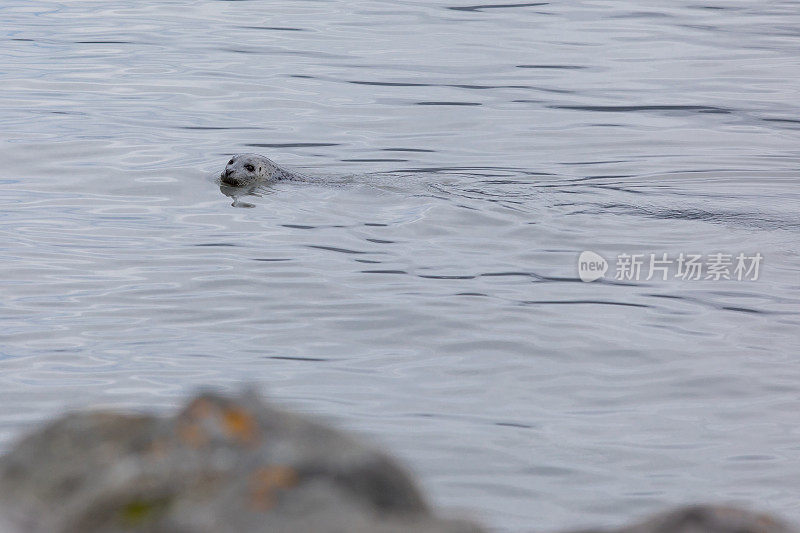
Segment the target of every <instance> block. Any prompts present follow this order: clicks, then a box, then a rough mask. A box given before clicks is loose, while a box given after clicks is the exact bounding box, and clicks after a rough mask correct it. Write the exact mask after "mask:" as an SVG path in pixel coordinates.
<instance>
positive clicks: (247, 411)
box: [0, 393, 800, 533]
mask: <svg viewBox="0 0 800 533" xmlns="http://www.w3.org/2000/svg"><path fill="white" fill-rule="evenodd" d="M411 531H413V532H415V533H417V532H419V533H470V532H472V533H480V532H481V531H484V530H483V529H481V528H480V527H479V526H477V525H475V524H473V523H469V522H465V521H458V520H447V519H443V518H439V517H437V516H435V515H434V514H433V513H432V512H431V511H430V509H429V508H428V506H427V504H426V503H425V501H424V499H423V497H422V495H421V494H420V491H419V489H418V488H417V487H416V485H415V483H414V482H413V481H412V480H411V478H410V477H409V476H408V474H407V473H406V472H405V471H404V470H403V469H402V468H400V467H399V466H398V465H397V464H396V463H395V462H394V461H393V460H392V459H391V458H389V457H388V456H386V455H385V454H383V453H381V452H380V451H378V450H375V449H374V448H372V447H369V446H367V445H365V444H363V443H361V442H359V441H357V440H354V439H353V438H351V437H350V436H348V435H346V434H344V433H342V432H339V431H336V430H334V429H331V428H329V427H327V426H325V425H322V424H319V423H317V422H314V421H311V420H309V419H307V418H305V417H302V416H299V415H296V414H292V413H289V412H286V411H283V410H280V409H276V408H274V407H271V406H269V405H265V404H264V403H263V402H262V401H261V400H260V399H259V398H258V397H257V396H256V395H254V394H249V393H247V394H242V395H240V396H238V397H233V398H229V397H225V396H221V395H217V394H210V393H209V394H203V395H200V396H199V397H197V398H195V399H194V400H192V401H191V402H190V403H189V405H187V406H186V407H185V408H184V409H183V410H182V411H181V412H180V413H178V414H177V415H176V416H174V417H171V418H159V417H154V416H141V415H139V416H135V415H123V414H114V413H74V414H69V415H66V416H64V417H62V418H61V419H59V420H56V421H55V422H52V423H50V424H48V425H46V426H44V427H43V428H42V429H40V430H38V431H36V432H34V433H33V434H31V435H30V436H28V437H27V438H25V439H23V440H22V441H21V442H20V443H19V444H18V445H17V446H16V447H15V448H14V449H13V450H11V452H9V453H8V454H7V455H5V456H3V457H2V458H0V533H245V532H246V533H259V532H270V533H407V532H411ZM573 533H800V531H798V530H797V529H796V528H794V527H793V526H790V525H787V524H785V523H783V522H781V521H779V520H777V519H775V518H772V517H770V516H767V515H764V514H758V513H753V512H749V511H743V510H740V509H735V508H730V507H722V506H691V507H683V508H679V509H676V510H673V511H670V512H667V513H663V514H659V515H656V516H654V517H652V518H650V519H649V520H646V521H644V522H640V523H637V524H634V525H631V526H626V527H623V528H619V529H616V530H584V531H581V532H573Z"/></svg>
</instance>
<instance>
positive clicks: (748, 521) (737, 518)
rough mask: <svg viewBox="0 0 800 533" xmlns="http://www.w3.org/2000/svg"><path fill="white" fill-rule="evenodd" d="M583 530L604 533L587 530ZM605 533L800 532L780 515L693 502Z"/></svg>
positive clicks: (597, 531)
mask: <svg viewBox="0 0 800 533" xmlns="http://www.w3.org/2000/svg"><path fill="white" fill-rule="evenodd" d="M581 533H600V530H586V531H583V532H581ZM604 533H800V531H798V530H797V529H796V528H795V527H792V526H790V525H788V524H786V523H784V522H782V521H780V520H778V519H776V518H773V517H771V516H769V515H766V514H761V513H754V512H751V511H745V510H742V509H737V508H734V507H725V506H719V505H692V506H687V507H680V508H678V509H674V510H672V511H668V512H665V513H661V514H657V515H655V516H654V517H652V518H650V519H648V520H645V521H644V522H639V523H638V524H634V525H631V526H626V527H623V528H620V529H616V530H610V531H608V530H606V531H605V532H604Z"/></svg>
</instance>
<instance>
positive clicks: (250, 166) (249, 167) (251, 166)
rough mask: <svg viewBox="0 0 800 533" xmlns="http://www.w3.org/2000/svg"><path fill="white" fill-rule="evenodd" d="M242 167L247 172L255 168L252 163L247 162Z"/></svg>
mask: <svg viewBox="0 0 800 533" xmlns="http://www.w3.org/2000/svg"><path fill="white" fill-rule="evenodd" d="M244 168H246V169H247V171H248V172H253V171H254V170H255V169H256V168H255V167H254V166H253V165H251V164H249V163H248V164H246V165H245V166H244Z"/></svg>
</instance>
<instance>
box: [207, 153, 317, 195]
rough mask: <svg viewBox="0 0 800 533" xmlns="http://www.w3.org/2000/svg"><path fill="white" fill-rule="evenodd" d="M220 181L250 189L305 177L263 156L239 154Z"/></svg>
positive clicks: (227, 167) (230, 163)
mask: <svg viewBox="0 0 800 533" xmlns="http://www.w3.org/2000/svg"><path fill="white" fill-rule="evenodd" d="M219 179H220V181H221V182H222V183H223V184H225V185H229V186H231V187H249V186H251V185H255V184H257V183H269V182H275V181H280V180H302V179H304V176H302V175H300V174H298V173H296V172H292V171H291V170H287V169H285V168H283V167H281V166H278V165H277V164H275V163H274V162H273V161H272V160H271V159H269V158H268V157H264V156H263V155H259V154H237V155H234V156H233V157H231V160H230V161H228V164H227V165H226V166H225V170H223V171H222V174H220V176H219Z"/></svg>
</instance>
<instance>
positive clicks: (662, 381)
mask: <svg viewBox="0 0 800 533" xmlns="http://www.w3.org/2000/svg"><path fill="white" fill-rule="evenodd" d="M796 7H797V6H796V5H794V4H793V3H791V2H779V1H774V2H772V1H771V2H762V3H759V4H758V5H755V4H753V3H752V2H744V1H733V2H726V3H725V4H724V5H722V4H720V5H716V4H715V5H711V4H708V5H705V4H702V5H701V4H697V3H678V4H674V5H670V6H669V7H659V8H646V9H644V8H642V7H641V5H640V4H638V3H634V2H626V1H621V0H620V1H617V0H615V1H608V2H601V3H586V2H569V3H545V2H537V3H508V4H486V5H477V4H469V5H467V4H465V5H458V2H453V1H452V0H450V1H444V2H425V3H420V2H400V3H397V2H393V3H391V4H389V3H384V2H362V3H357V4H354V5H353V6H350V7H348V9H347V10H342V9H340V6H339V5H338V4H335V3H334V4H330V3H325V2H316V1H312V2H293V3H287V4H285V5H270V7H269V9H265V8H264V4H263V3H261V2H217V1H210V0H208V1H203V2H154V1H144V2H139V3H137V4H136V5H135V6H131V5H130V4H129V3H122V2H117V1H110V2H104V3H103V4H102V5H100V4H92V5H91V6H89V5H86V4H85V3H80V2H77V3H59V2H50V1H41V0H35V1H30V0H28V1H25V2H21V1H10V2H6V3H5V4H4V5H3V7H1V8H0V12H2V16H3V20H4V22H5V24H4V30H3V32H2V34H0V35H1V36H2V38H3V40H4V50H5V52H6V53H5V54H4V56H3V59H2V60H0V61H1V62H2V63H0V78H2V82H3V87H4V90H3V92H2V93H0V124H2V126H3V127H2V128H0V140H2V142H0V152H2V153H0V156H2V160H3V161H4V162H5V165H4V167H3V169H2V171H0V183H2V185H3V187H2V193H0V194H1V195H2V196H0V202H2V209H0V217H2V219H0V220H2V224H1V225H0V232H2V240H0V253H1V254H2V259H3V261H2V263H0V265H1V266H0V280H2V281H0V286H1V287H2V296H3V297H2V299H1V300H0V322H2V325H3V328H2V331H3V334H2V336H1V337H0V447H7V446H8V443H9V439H11V438H12V436H13V435H15V434H17V433H18V432H19V431H20V430H21V429H22V428H25V427H28V426H29V425H31V424H33V423H35V422H36V421H38V420H41V419H42V418H44V417H47V416H49V415H50V414H52V413H53V412H54V411H57V410H60V409H62V408H64V407H65V406H69V405H71V406H78V405H85V404H102V405H113V406H125V407H135V408H139V407H148V408H162V407H166V406H170V405H173V404H174V402H175V401H176V399H177V398H178V397H180V396H183V395H185V394H187V392H188V391H189V390H190V389H192V388H193V387H194V386H196V385H199V384H212V385H214V386H221V387H222V386H228V385H231V384H234V383H237V382H239V381H258V382H260V383H262V384H263V386H264V388H265V390H266V391H267V392H268V393H269V394H271V395H272V396H273V397H275V398H277V399H279V400H280V401H282V402H284V403H288V404H291V405H293V406H296V407H299V408H301V409H304V410H307V411H312V412H316V413H322V414H324V415H327V416H330V417H332V418H334V419H335V420H337V421H338V422H339V423H340V424H342V425H344V426H347V427H351V428H356V429H359V430H362V431H365V432H368V433H370V434H371V435H374V436H375V438H376V439H378V440H380V441H381V442H382V443H384V444H386V445H387V446H390V447H391V449H392V450H394V451H396V452H397V453H398V454H399V455H400V456H401V457H402V458H403V459H404V460H406V461H407V462H408V463H409V464H410V465H411V466H412V467H413V468H414V469H415V470H416V471H418V472H419V474H420V476H421V477H422V478H423V483H424V484H425V486H426V487H429V489H430V491H431V493H432V496H433V497H434V499H435V500H436V501H437V502H439V503H441V504H444V505H449V506H456V507H461V508H467V509H471V510H473V511H474V512H475V514H476V515H477V516H479V517H482V518H484V519H485V520H486V521H488V522H489V523H491V524H494V525H496V526H497V527H498V528H499V530H504V531H505V530H507V531H527V530H530V529H532V528H535V529H547V528H566V527H570V526H578V525H588V524H592V525H597V524H613V523H619V522H621V521H623V520H627V519H629V518H630V517H631V515H638V514H642V513H644V512H646V511H648V510H651V509H656V508H661V507H662V506H664V505H666V504H670V503H676V502H683V501H693V500H709V499H711V500H714V501H719V500H726V501H738V502H743V503H746V504H751V505H755V506H757V507H759V508H765V509H767V510H770V509H771V510H774V511H777V512H779V513H781V514H783V515H786V516H788V517H790V518H792V517H793V518H794V519H800V514H798V512H797V509H796V505H795V498H794V483H793V480H794V478H795V477H796V476H797V475H798V467H797V464H798V461H797V460H796V459H797V457H796V456H797V444H796V440H797V439H796V436H795V435H794V430H793V428H794V425H795V421H794V418H795V416H794V413H795V411H796V403H797V396H798V393H797V385H796V384H797V383H798V378H800V375H798V368H799V367H798V365H797V361H796V354H797V353H798V348H800V342H798V336H797V333H796V332H797V331H798V329H797V326H798V325H800V319H799V318H798V303H800V277H799V276H798V272H800V264H798V259H797V256H798V247H797V243H798V237H797V232H798V229H800V218H798V215H797V209H796V206H797V204H798V200H800V186H799V185H798V177H800V169H799V168H798V161H799V160H800V148H798V147H799V146H800V143H799V142H798V140H800V137H798V124H800V121H798V120H797V115H798V113H797V111H798V109H797V99H796V95H797V93H798V88H799V87H798V80H800V61H798V59H797V53H796V51H797V45H798V43H799V42H800V41H799V40H800V34H798V33H797V31H796V30H795V28H796V27H798V23H800V12H798V11H797V9H796ZM253 151H255V152H260V153H263V154H264V155H267V156H269V157H270V158H272V159H274V160H275V161H276V162H278V163H280V164H286V165H290V166H295V167H297V168H299V169H301V170H302V171H304V173H306V174H308V175H309V177H310V178H311V179H309V181H307V182H293V183H278V184H274V185H266V186H261V187H258V188H256V189H253V190H236V189H233V188H230V187H226V186H224V185H221V184H220V183H219V181H218V180H216V181H215V179H216V177H217V176H218V175H219V172H220V170H221V169H222V168H223V167H224V164H225V162H226V161H227V160H228V156H229V154H231V153H236V152H253ZM231 206H234V207H252V208H251V209H233V208H232V207H231ZM586 250H590V251H593V252H595V253H597V254H599V255H600V256H602V257H605V258H607V259H611V258H613V257H616V256H618V255H619V254H623V253H626V254H645V256H647V255H649V254H659V255H660V254H663V253H666V254H669V256H670V257H673V256H676V255H677V254H680V253H700V254H705V255H707V254H713V253H728V254H737V253H740V252H743V253H747V254H753V253H756V252H758V253H760V254H762V255H763V256H764V263H763V265H762V272H761V275H760V278H759V280H758V281H752V282H746V281H741V282H739V281H713V280H705V279H701V280H698V281H691V282H684V281H681V280H675V279H671V280H668V281H661V280H650V281H647V280H645V279H641V280H617V279H614V273H613V271H609V272H608V273H607V274H606V277H605V278H604V279H602V280H598V281H595V282H592V283H584V282H581V281H580V280H579V278H578V274H577V259H578V256H579V254H580V253H581V252H582V251H586Z"/></svg>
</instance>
